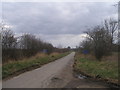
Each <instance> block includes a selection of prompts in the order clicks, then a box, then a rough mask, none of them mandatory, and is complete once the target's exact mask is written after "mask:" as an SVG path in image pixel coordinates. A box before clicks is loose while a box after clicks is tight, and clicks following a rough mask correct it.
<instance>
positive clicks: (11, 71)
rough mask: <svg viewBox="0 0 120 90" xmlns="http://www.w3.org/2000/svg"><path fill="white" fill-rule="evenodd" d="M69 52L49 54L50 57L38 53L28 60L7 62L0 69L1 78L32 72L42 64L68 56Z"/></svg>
mask: <svg viewBox="0 0 120 90" xmlns="http://www.w3.org/2000/svg"><path fill="white" fill-rule="evenodd" d="M68 54H69V52H66V53H51V54H50V55H48V54H44V53H38V54H37V55H35V56H32V57H30V58H25V59H22V60H18V61H13V60H12V61H9V62H7V63H5V64H3V67H2V78H3V79H4V78H7V77H9V76H11V75H16V74H18V73H22V72H25V71H28V70H32V69H35V68H38V67H41V66H42V65H44V64H47V63H49V62H52V61H55V60H57V59H59V58H62V57H64V56H66V55H68Z"/></svg>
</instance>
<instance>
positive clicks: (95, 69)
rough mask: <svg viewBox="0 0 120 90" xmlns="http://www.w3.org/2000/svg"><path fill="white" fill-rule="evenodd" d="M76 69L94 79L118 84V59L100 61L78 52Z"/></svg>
mask: <svg viewBox="0 0 120 90" xmlns="http://www.w3.org/2000/svg"><path fill="white" fill-rule="evenodd" d="M88 57H89V58H88ZM74 70H75V71H77V72H80V73H82V74H84V75H87V76H89V77H92V78H94V79H98V80H104V81H107V82H111V83H116V84H118V60H101V61H98V60H95V59H91V58H90V56H84V55H82V54H80V53H77V54H76V56H75V64H74Z"/></svg>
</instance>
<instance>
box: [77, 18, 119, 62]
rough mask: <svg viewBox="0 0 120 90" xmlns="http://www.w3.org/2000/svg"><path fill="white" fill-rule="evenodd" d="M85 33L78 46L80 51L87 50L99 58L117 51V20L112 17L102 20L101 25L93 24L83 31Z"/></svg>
mask: <svg viewBox="0 0 120 90" xmlns="http://www.w3.org/2000/svg"><path fill="white" fill-rule="evenodd" d="M85 33H86V34H87V38H86V40H84V41H83V42H82V43H81V44H80V47H79V50H80V51H83V50H88V51H89V52H90V53H93V54H94V55H95V57H96V58H97V59H98V60H100V59H101V58H102V57H103V56H106V55H111V53H112V52H113V51H118V47H119V46H120V45H119V43H118V41H117V40H118V36H117V35H118V22H117V21H116V20H114V19H111V18H110V19H107V20H104V23H103V25H98V26H95V27H93V28H91V29H89V30H87V31H86V32H85Z"/></svg>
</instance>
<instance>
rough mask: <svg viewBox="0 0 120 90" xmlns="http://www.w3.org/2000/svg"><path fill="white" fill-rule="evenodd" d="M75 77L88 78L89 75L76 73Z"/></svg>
mask: <svg viewBox="0 0 120 90" xmlns="http://www.w3.org/2000/svg"><path fill="white" fill-rule="evenodd" d="M75 77H77V78H79V79H86V78H87V77H86V76H84V75H82V74H76V75H75Z"/></svg>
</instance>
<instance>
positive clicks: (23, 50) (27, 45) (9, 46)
mask: <svg viewBox="0 0 120 90" xmlns="http://www.w3.org/2000/svg"><path fill="white" fill-rule="evenodd" d="M1 35H2V60H3V62H7V61H8V60H10V59H11V60H19V59H20V58H23V57H30V56H33V55H35V54H36V53H38V52H42V51H43V50H44V49H45V50H46V53H47V54H50V53H51V52H53V50H54V47H53V45H52V44H50V43H47V42H43V41H42V40H40V39H39V38H37V37H36V36H35V35H32V34H23V35H22V36H19V37H16V36H15V34H14V33H13V31H11V30H2V31H1Z"/></svg>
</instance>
